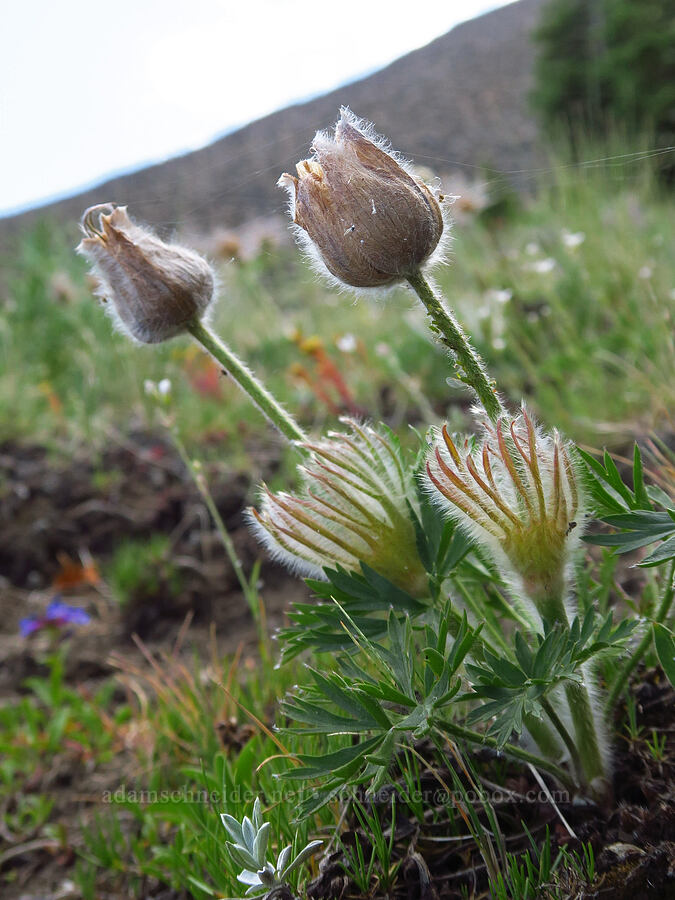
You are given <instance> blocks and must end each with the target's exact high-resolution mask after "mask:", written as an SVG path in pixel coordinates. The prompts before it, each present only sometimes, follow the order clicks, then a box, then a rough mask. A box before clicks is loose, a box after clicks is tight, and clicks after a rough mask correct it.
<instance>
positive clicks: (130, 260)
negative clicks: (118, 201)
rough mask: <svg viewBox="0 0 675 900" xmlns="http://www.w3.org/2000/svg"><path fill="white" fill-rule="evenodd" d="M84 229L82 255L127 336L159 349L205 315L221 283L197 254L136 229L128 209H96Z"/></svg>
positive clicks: (110, 206)
mask: <svg viewBox="0 0 675 900" xmlns="http://www.w3.org/2000/svg"><path fill="white" fill-rule="evenodd" d="M81 227H82V231H83V232H84V234H85V237H84V238H83V239H82V241H81V242H80V244H79V246H78V248H77V250H78V252H79V253H81V254H82V255H83V256H84V257H86V258H87V259H88V260H89V262H90V263H92V267H93V272H94V275H95V276H96V279H97V281H98V290H97V293H98V295H99V296H100V297H101V298H102V299H103V300H104V302H106V303H107V308H108V310H109V312H110V315H111V316H112V317H113V319H114V320H115V322H116V324H117V325H118V326H119V328H120V330H121V331H123V332H124V333H125V334H127V335H129V336H130V337H132V338H134V339H135V340H137V341H140V342H141V343H143V344H158V343H160V342H161V341H166V340H168V339H169V338H172V337H175V336H176V335H177V334H180V333H181V332H183V331H185V330H186V328H187V326H188V325H189V324H190V323H191V322H194V321H196V320H198V319H200V318H201V317H202V316H203V315H204V313H205V311H206V309H207V307H208V306H209V304H210V303H211V301H212V299H213V296H214V292H215V278H214V274H213V271H212V269H211V267H210V266H209V264H208V263H207V262H206V261H205V260H204V259H202V258H201V256H199V255H198V254H197V253H195V252H193V251H192V250H188V249H186V248H185V247H180V246H178V245H177V244H167V243H165V242H164V241H162V240H160V239H159V238H158V237H157V236H156V235H154V234H153V233H152V232H151V231H150V230H149V229H148V228H144V227H142V226H140V225H136V224H135V223H134V222H132V221H131V219H130V218H129V216H128V214H127V210H126V207H124V206H114V205H113V204H100V205H98V206H92V207H91V208H90V209H88V210H87V211H86V212H85V213H84V215H83V217H82V222H81Z"/></svg>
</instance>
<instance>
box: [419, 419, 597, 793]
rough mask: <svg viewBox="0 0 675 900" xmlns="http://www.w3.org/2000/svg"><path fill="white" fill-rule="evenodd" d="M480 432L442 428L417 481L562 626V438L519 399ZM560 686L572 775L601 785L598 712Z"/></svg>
mask: <svg viewBox="0 0 675 900" xmlns="http://www.w3.org/2000/svg"><path fill="white" fill-rule="evenodd" d="M484 432H485V434H484V437H483V440H482V442H480V443H478V444H474V443H471V442H470V441H469V440H465V441H464V443H463V444H460V445H458V442H455V440H453V438H452V437H451V436H450V434H449V432H448V429H447V427H444V428H443V429H442V432H441V436H440V438H439V439H438V440H436V442H435V443H434V445H433V447H432V448H431V451H430V453H429V456H428V458H427V463H426V475H425V482H426V486H427V488H428V490H429V492H430V494H431V495H432V497H433V499H434V500H436V501H437V502H438V503H439V505H440V506H441V508H442V509H443V511H444V512H445V513H446V514H447V515H448V516H449V517H450V518H452V519H453V520H455V521H456V522H457V524H458V525H459V526H460V527H462V528H464V529H465V530H466V531H467V532H468V534H469V535H470V536H471V537H472V538H473V539H474V540H475V541H476V542H477V543H478V544H479V546H481V547H483V548H484V549H485V550H486V551H487V553H488V554H489V556H490V557H491V558H492V559H493V560H494V561H495V562H496V563H497V564H498V566H499V568H500V570H501V571H502V572H503V573H504V574H505V575H506V577H507V579H508V580H509V581H510V583H511V586H512V589H513V592H514V595H515V596H516V597H517V598H520V599H521V600H524V601H525V603H526V606H527V607H528V609H529V613H530V617H531V618H533V621H536V619H540V620H546V621H548V622H550V623H551V624H553V623H555V622H560V623H562V624H564V625H565V626H567V627H569V624H570V612H572V610H571V607H570V608H569V611H568V606H569V604H570V600H569V579H570V575H571V569H572V566H573V560H574V557H575V554H576V551H577V549H578V547H579V543H580V536H581V531H582V528H581V521H582V518H583V503H584V498H583V492H582V489H581V485H580V483H579V479H578V476H577V474H576V471H575V467H574V464H573V462H572V458H571V455H570V446H569V445H568V444H567V443H566V442H565V441H563V440H562V438H561V437H560V435H559V434H558V433H557V432H554V433H553V434H552V435H549V434H546V433H544V432H542V431H541V430H540V429H538V428H536V427H535V425H534V423H533V422H532V419H531V418H530V416H529V414H528V412H527V410H526V409H525V408H524V407H523V409H522V411H521V413H520V414H519V415H518V416H516V417H515V418H513V419H510V420H509V419H506V418H499V419H498V420H497V422H496V423H495V424H494V425H492V424H491V423H488V422H486V423H484ZM585 680H586V681H587V682H589V681H590V673H585ZM565 693H566V695H567V700H568V702H569V707H570V715H571V718H572V722H573V725H574V731H575V739H576V745H577V748H578V751H579V757H580V760H581V764H582V767H583V772H582V776H583V777H584V779H585V780H586V781H587V783H588V784H589V785H594V786H595V788H596V789H597V790H601V789H602V784H600V782H601V781H602V780H603V779H604V778H605V777H606V774H607V773H606V763H605V760H606V752H605V748H604V746H603V739H602V737H601V735H599V734H598V731H597V729H596V722H597V723H599V722H600V719H601V717H600V716H599V715H596V711H595V710H594V707H593V705H592V702H591V698H590V696H589V693H588V690H587V688H586V687H585V686H584V685H580V684H577V683H574V682H567V684H566V687H565ZM554 724H555V723H554Z"/></svg>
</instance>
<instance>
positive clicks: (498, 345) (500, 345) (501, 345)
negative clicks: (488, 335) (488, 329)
mask: <svg viewBox="0 0 675 900" xmlns="http://www.w3.org/2000/svg"><path fill="white" fill-rule="evenodd" d="M492 346H493V347H494V349H495V350H504V349H505V347H506V341H505V340H504V338H503V337H496V338H494V339H493V341H492Z"/></svg>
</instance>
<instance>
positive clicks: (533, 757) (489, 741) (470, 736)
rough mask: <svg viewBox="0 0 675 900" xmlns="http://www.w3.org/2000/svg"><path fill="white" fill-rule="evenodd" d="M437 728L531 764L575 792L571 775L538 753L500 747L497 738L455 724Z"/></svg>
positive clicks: (510, 746)
mask: <svg viewBox="0 0 675 900" xmlns="http://www.w3.org/2000/svg"><path fill="white" fill-rule="evenodd" d="M436 727H437V729H438V731H439V732H440V733H441V734H443V735H445V736H446V737H447V736H448V735H450V736H451V737H457V738H462V739H463V740H465V741H470V742H471V743H472V744H482V745H484V746H486V747H492V748H493V749H494V750H499V751H500V752H501V753H504V754H505V755H506V756H512V757H514V758H515V759H520V760H522V761H523V762H526V763H531V764H532V765H533V766H536V768H538V769H543V771H544V772H549V773H550V774H551V775H553V776H554V777H555V778H557V779H558V781H559V782H560V783H561V784H562V785H564V786H565V787H566V788H569V789H570V790H573V789H574V787H575V784H574V780H573V779H572V778H570V776H569V774H568V773H567V772H566V771H565V770H564V769H562V768H561V767H560V766H557V765H556V764H555V763H553V762H551V761H550V760H549V759H544V758H543V757H541V756H537V754H536V753H530V752H529V750H524V749H523V748H522V747H518V746H517V745H516V744H504V746H503V747H500V746H499V743H498V742H497V740H496V739H495V738H492V737H489V736H488V735H486V734H481V733H480V731H474V730H473V729H471V728H465V727H464V726H463V725H457V724H456V723H455V722H447V721H445V720H443V721H438V722H436Z"/></svg>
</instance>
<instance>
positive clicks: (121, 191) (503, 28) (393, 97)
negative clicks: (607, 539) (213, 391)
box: [0, 0, 545, 245]
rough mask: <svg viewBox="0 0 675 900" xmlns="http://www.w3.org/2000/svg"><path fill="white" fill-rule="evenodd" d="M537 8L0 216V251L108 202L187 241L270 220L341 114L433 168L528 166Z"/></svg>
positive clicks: (504, 14) (482, 20) (515, 6)
mask: <svg viewBox="0 0 675 900" xmlns="http://www.w3.org/2000/svg"><path fill="white" fill-rule="evenodd" d="M544 2H545V0H519V2H516V3H511V4H509V5H508V6H505V7H502V8H500V9H497V10H494V11H493V12H489V13H486V14H485V15H482V16H479V17H478V18H476V19H472V20H471V21H469V22H464V23H462V24H461V25H458V26H457V27H455V28H453V29H452V30H451V31H449V32H448V33H447V34H445V35H443V36H442V37H439V38H437V39H436V40H434V41H432V42H431V43H430V44H428V45H427V46H425V47H422V48H420V49H419V50H414V51H413V52H411V53H408V54H406V55H405V56H403V57H401V58H399V59H397V60H396V61H395V62H393V63H391V64H390V65H389V66H387V67H386V68H384V69H380V70H379V71H378V72H376V73H374V74H373V75H370V76H368V77H366V78H363V79H361V80H359V81H356V82H353V83H351V84H349V85H347V86H345V87H341V88H339V89H337V90H335V91H331V92H330V93H328V94H324V95H323V96H321V97H318V98H316V99H314V100H310V101H309V102H306V103H302V104H297V105H295V106H290V107H288V108H286V109H283V110H281V111H279V112H276V113H273V114H271V115H269V116H265V117H264V118H262V119H258V120H257V121H255V122H252V123H251V124H250V125H247V126H245V127H244V128H241V129H239V130H238V131H235V132H233V133H231V134H229V135H227V136H226V137H223V138H221V139H219V140H217V141H216V142H214V143H213V144H211V145H209V146H208V147H205V148H203V149H201V150H196V151H194V152H192V153H188V154H186V155H184V156H180V157H176V158H174V159H171V160H169V161H167V162H164V163H160V164H158V165H154V166H149V167H147V168H145V169H141V170H139V171H137V172H134V173H132V174H129V175H123V176H121V177H118V178H114V179H112V180H110V181H107V182H105V183H103V184H101V185H99V186H98V187H96V188H94V189H89V190H86V191H84V192H82V193H79V194H76V195H74V196H72V197H68V198H67V199H63V200H59V201H56V202H54V203H51V204H49V205H47V206H43V207H40V208H38V209H35V210H30V211H29V212H24V213H21V214H19V215H16V216H12V217H9V218H6V219H2V220H0V243H2V244H3V245H4V244H6V241H7V238H8V237H10V236H11V235H12V234H16V233H17V232H19V231H22V230H23V229H24V228H25V227H27V226H29V225H31V224H32V223H34V222H35V221H36V220H37V219H39V218H42V217H49V218H50V219H51V220H54V221H58V222H60V223H63V224H69V225H70V224H71V223H74V222H76V221H77V220H78V219H79V217H80V215H81V213H82V211H83V210H84V209H85V208H86V207H87V206H90V205H92V204H93V203H98V202H102V201H109V200H112V201H115V202H118V203H128V204H129V206H130V207H131V211H132V213H133V215H134V216H135V217H136V218H139V219H143V220H145V221H148V222H150V223H153V224H155V225H157V226H160V227H163V228H167V229H175V228H177V227H178V228H179V229H181V230H184V229H185V230H190V231H197V232H208V231H210V230H211V229H213V228H215V227H225V228H236V227H237V226H238V225H241V224H243V223H245V222H247V221H250V220H251V219H254V218H257V217H261V216H270V215H273V214H274V213H280V212H281V211H282V210H283V209H284V206H285V198H284V195H283V194H282V192H281V191H279V190H277V189H276V187H275V183H276V180H277V178H278V176H279V175H280V174H281V172H283V171H285V170H289V169H290V170H291V171H292V167H293V166H294V164H295V163H296V162H297V160H299V159H301V158H302V157H303V156H305V155H306V154H307V152H308V149H309V144H310V143H311V140H312V138H313V137H314V133H315V131H316V130H317V129H319V128H322V129H323V128H328V127H330V126H331V125H332V124H334V122H335V120H336V118H337V113H338V109H339V107H340V106H341V105H346V106H349V107H351V109H352V110H354V112H355V113H357V115H359V116H362V117H363V118H366V119H369V120H371V121H373V122H374V123H375V125H376V128H377V130H378V131H379V132H380V133H382V134H384V135H386V136H387V137H388V138H390V139H391V140H392V142H393V144H394V146H395V147H396V148H397V149H398V150H400V151H401V152H402V153H404V154H405V155H406V156H408V157H410V158H411V159H413V161H414V162H415V163H417V164H419V165H424V166H428V167H429V168H431V169H433V170H435V171H441V172H447V171H450V170H452V169H453V168H463V169H464V171H465V173H467V174H469V175H471V173H472V172H474V173H475V174H478V171H477V170H478V169H479V168H480V167H481V166H484V165H489V166H492V167H494V168H498V169H500V170H502V171H506V172H509V171H511V172H513V171H514V170H523V169H529V168H533V167H534V166H536V165H537V162H538V149H537V134H538V132H537V126H536V123H535V121H534V118H533V116H532V113H531V112H530V110H529V108H528V101H527V97H528V93H529V90H530V85H531V72H532V62H533V55H534V53H533V48H532V44H531V40H530V35H531V32H532V29H533V28H534V27H535V26H536V24H537V21H538V17H539V13H540V11H541V8H542V7H543V5H544ZM473 166H475V167H477V169H476V170H474V169H472V168H471V167H473ZM513 178H514V180H516V181H517V176H515V175H514V176H513Z"/></svg>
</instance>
